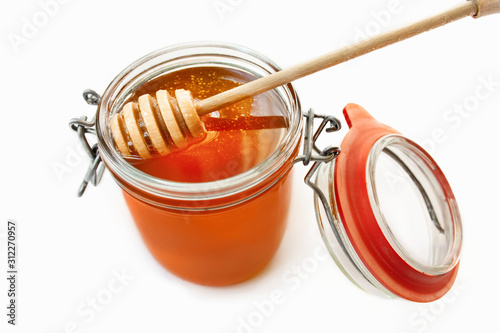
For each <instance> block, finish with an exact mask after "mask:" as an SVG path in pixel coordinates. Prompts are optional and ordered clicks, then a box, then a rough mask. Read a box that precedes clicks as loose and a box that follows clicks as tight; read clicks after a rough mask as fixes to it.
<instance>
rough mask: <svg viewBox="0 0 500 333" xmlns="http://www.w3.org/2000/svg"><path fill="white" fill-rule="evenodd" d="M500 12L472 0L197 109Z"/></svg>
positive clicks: (495, 5)
mask: <svg viewBox="0 0 500 333" xmlns="http://www.w3.org/2000/svg"><path fill="white" fill-rule="evenodd" d="M494 13H500V0H470V1H467V2H465V3H463V4H461V5H459V6H457V7H455V8H452V9H449V10H447V11H445V12H443V13H440V14H437V15H434V16H431V17H429V18H426V19H424V20H421V21H418V22H415V23H413V24H410V25H407V26H405V27H402V28H399V29H396V30H393V31H389V32H386V33H384V34H381V35H378V36H375V37H372V38H369V39H366V40H363V41H360V42H358V43H355V44H352V45H349V46H346V47H344V48H342V49H340V50H337V51H333V52H330V53H327V54H325V55H323V56H320V57H318V58H315V59H312V60H309V61H306V62H304V63H301V64H298V65H295V66H293V67H290V68H287V69H284V70H282V71H279V72H276V73H273V74H270V75H268V76H264V77H262V78H259V79H257V80H254V81H250V82H248V83H246V84H244V85H241V86H239V87H236V88H233V89H231V90H227V91H225V92H222V93H220V94H217V95H215V96H212V97H209V98H207V99H204V100H202V101H199V102H197V103H196V111H197V113H198V114H199V115H200V116H202V115H205V114H207V113H210V112H213V111H215V110H218V109H220V108H223V107H225V106H228V105H230V104H233V103H236V102H238V101H241V100H243V99H246V98H248V97H251V96H254V95H258V94H260V93H263V92H265V91H268V90H270V89H274V88H276V87H279V86H281V85H284V84H287V83H289V82H292V81H294V80H296V79H299V78H302V77H304V76H307V75H310V74H313V73H316V72H318V71H320V70H323V69H326V68H329V67H332V66H335V65H337V64H340V63H342V62H345V61H348V60H350V59H353V58H356V57H359V56H361V55H364V54H367V53H370V52H372V51H375V50H378V49H380V48H383V47H385V46H388V45H391V44H394V43H397V42H400V41H402V40H405V39H408V38H410V37H413V36H416V35H419V34H421V33H423V32H425V31H429V30H432V29H435V28H437V27H440V26H443V25H445V24H447V23H450V22H453V21H456V20H459V19H461V18H463V17H467V16H473V17H474V18H477V17H481V16H485V15H489V14H494Z"/></svg>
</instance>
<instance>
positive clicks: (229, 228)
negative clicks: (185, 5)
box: [97, 43, 302, 286]
mask: <svg viewBox="0 0 500 333" xmlns="http://www.w3.org/2000/svg"><path fill="white" fill-rule="evenodd" d="M278 70H279V68H278V66H277V65H275V64H274V63H273V62H271V61H270V60H269V59H267V58H265V57H263V56H262V55H259V54H256V53H255V52H252V51H250V50H247V49H245V48H242V47H239V46H234V45H215V44H203V43H199V44H189V45H181V46H175V47H171V48H166V49H162V50H159V51H157V52H155V53H152V54H150V55H148V56H146V57H143V58H141V59H140V60H138V61H137V62H135V63H133V64H132V65H131V66H129V67H128V68H127V69H125V70H124V71H123V72H122V73H121V74H120V75H119V76H118V77H117V78H116V79H115V80H114V81H113V82H112V83H111V85H110V86H109V87H108V89H107V90H106V92H105V94H104V95H103V96H102V98H101V101H100V104H99V109H98V115H97V133H98V137H99V152H100V156H101V158H102V160H103V161H104V163H105V165H106V167H107V169H108V170H109V171H110V172H111V173H112V174H113V177H114V179H115V180H116V182H117V183H118V184H119V185H120V187H121V188H122V189H123V195H124V197H125V201H126V203H127V205H128V208H129V210H130V212H131V214H132V216H133V219H134V221H135V223H136V225H137V228H138V230H139V231H140V233H141V235H142V238H143V240H144V242H145V244H146V245H147V247H148V249H149V250H150V251H151V253H152V254H153V256H154V257H155V258H156V260H158V262H159V263H160V264H161V265H163V266H164V267H165V268H166V269H168V270H169V271H170V272H172V273H174V274H176V275H178V276H180V277H181V278H183V279H186V280H189V281H192V282H195V283H198V284H203V285H213V286H220V285H229V284H234V283H238V282H241V281H244V280H246V279H248V278H250V277H252V276H253V275H255V274H257V273H258V272H259V271H260V270H262V269H263V267H264V266H265V265H266V264H267V263H268V262H269V261H270V260H271V258H272V257H273V255H274V253H275V252H276V250H277V249H278V246H279V244H280V242H281V239H282V236H283V233H284V230H285V225H286V221H287V215H288V206H289V203H290V200H289V199H290V193H291V186H292V184H291V177H290V170H291V166H292V164H293V161H294V159H295V158H296V156H297V154H298V150H299V142H300V138H301V129H302V114H301V109H300V103H299V100H298V97H297V94H296V92H295V90H294V89H293V87H292V85H290V84H288V85H285V86H282V87H280V88H278V89H275V90H273V91H270V92H267V93H265V94H260V95H258V96H256V97H253V98H249V99H246V100H244V101H241V102H239V103H236V104H234V105H231V106H229V107H226V108H223V109H221V110H219V111H218V112H215V113H212V114H210V115H207V116H204V117H203V118H202V120H203V122H204V124H205V126H206V128H207V133H206V135H205V136H204V137H203V138H201V139H197V140H196V141H195V142H194V143H193V142H191V143H190V144H189V145H188V146H187V147H183V148H182V149H175V150H173V151H171V152H170V153H169V154H167V155H165V156H160V155H158V156H152V157H151V158H148V159H140V158H135V157H134V152H133V151H132V152H131V156H130V157H127V158H124V157H123V156H122V155H121V154H120V152H119V151H118V150H117V149H116V147H115V145H114V144H113V141H112V139H113V138H112V135H111V133H110V131H109V122H110V118H111V116H112V115H113V114H115V113H117V112H118V111H119V110H120V109H121V108H122V107H123V105H124V104H125V103H127V102H129V101H137V99H138V98H139V97H140V96H142V95H144V94H152V95H154V92H155V91H158V90H159V89H166V90H169V91H171V92H172V93H173V91H174V90H175V89H186V90H189V91H191V93H192V95H193V97H194V98H195V99H204V98H206V97H209V96H212V95H215V94H217V93H219V92H222V91H224V90H228V89H230V88H233V87H235V86H238V85H241V84H243V83H245V82H248V81H251V80H254V79H256V78H258V77H262V76H265V75H269V74H270V73H273V72H276V71H278ZM248 119H251V120H259V119H265V120H266V121H265V122H258V121H256V122H253V123H251V124H249V121H248ZM141 121H142V120H139V121H138V123H139V124H141ZM181 130H182V129H181ZM185 132H187V131H185ZM185 135H188V134H186V133H185ZM145 142H146V144H149V145H150V142H148V138H147V136H146V137H145Z"/></svg>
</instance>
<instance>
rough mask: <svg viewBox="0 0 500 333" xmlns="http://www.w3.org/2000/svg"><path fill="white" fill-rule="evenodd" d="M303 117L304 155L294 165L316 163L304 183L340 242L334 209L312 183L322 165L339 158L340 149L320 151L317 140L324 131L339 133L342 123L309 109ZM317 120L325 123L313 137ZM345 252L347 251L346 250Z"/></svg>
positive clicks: (332, 148) (329, 148)
mask: <svg viewBox="0 0 500 333" xmlns="http://www.w3.org/2000/svg"><path fill="white" fill-rule="evenodd" d="M303 117H304V118H306V124H305V134H304V155H301V156H298V157H297V158H296V159H295V161H294V163H297V162H302V163H303V164H304V165H308V164H309V162H310V161H313V162H314V164H313V165H312V167H311V169H309V172H308V173H307V174H306V176H305V177H304V183H306V185H307V186H309V187H310V188H311V189H312V190H313V191H314V193H315V194H316V195H317V197H318V198H319V199H320V200H321V203H322V205H323V208H324V210H325V213H326V216H327V218H328V222H329V223H330V225H331V226H332V230H333V231H334V235H335V237H336V238H337V240H339V241H340V235H339V234H338V233H337V231H336V229H335V228H334V225H335V218H334V217H333V211H332V208H331V207H330V204H329V203H328V199H327V197H326V196H325V194H324V193H323V192H322V191H321V189H320V188H319V187H318V186H317V185H316V184H315V183H314V182H313V181H312V177H313V176H314V173H315V172H316V171H317V170H318V168H319V167H320V165H321V164H322V163H329V162H331V161H333V160H334V159H336V158H337V156H339V154H340V147H334V146H328V147H326V148H325V149H323V150H320V149H319V148H318V147H317V146H316V140H317V139H318V138H319V136H320V135H321V133H322V132H323V130H325V131H326V132H327V133H332V132H337V131H339V130H340V128H341V122H340V120H338V119H337V118H336V117H334V116H329V115H328V116H327V115H320V114H315V113H314V111H313V109H309V110H308V111H307V112H306V113H304V114H303ZM315 118H320V119H323V121H322V122H321V124H320V125H319V127H318V129H317V130H316V132H314V135H312V133H313V129H314V119H315ZM327 125H329V127H327V128H326V129H325V127H326V126H327ZM313 152H315V153H316V154H315V155H314V154H313ZM340 244H342V243H340ZM343 250H344V251H347V250H346V249H345V248H344V249H343Z"/></svg>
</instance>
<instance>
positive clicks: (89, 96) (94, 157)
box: [69, 89, 105, 197]
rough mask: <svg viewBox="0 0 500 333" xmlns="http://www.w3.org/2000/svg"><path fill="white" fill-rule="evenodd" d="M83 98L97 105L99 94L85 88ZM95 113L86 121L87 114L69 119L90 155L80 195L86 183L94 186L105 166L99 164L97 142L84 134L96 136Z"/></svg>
mask: <svg viewBox="0 0 500 333" xmlns="http://www.w3.org/2000/svg"><path fill="white" fill-rule="evenodd" d="M83 99H84V100H85V101H86V102H87V104H89V105H96V106H97V105H99V101H100V99H101V96H99V94H97V93H96V92H95V91H93V90H90V89H87V90H85V91H84V92H83ZM95 124H96V115H95V114H94V117H93V118H92V120H90V121H88V120H87V116H81V117H80V118H73V119H71V120H70V121H69V126H70V128H71V129H72V130H74V131H76V133H77V134H78V138H79V139H80V143H81V144H82V146H83V148H84V149H85V151H86V152H87V154H88V155H89V157H90V165H89V168H88V170H87V173H86V174H85V177H84V179H83V181H82V183H81V185H80V188H79V189H78V196H79V197H81V196H82V195H83V193H84V192H85V189H86V188H87V185H88V184H89V182H90V183H92V185H94V186H96V185H97V184H99V182H100V181H101V179H102V175H103V173H104V170H105V167H104V164H101V162H102V160H101V156H100V155H99V149H98V148H97V143H94V144H92V145H91V144H90V143H89V141H88V140H87V136H86V134H92V135H94V136H96V129H95Z"/></svg>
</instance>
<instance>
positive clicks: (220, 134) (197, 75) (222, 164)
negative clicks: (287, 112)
mask: <svg viewBox="0 0 500 333" xmlns="http://www.w3.org/2000/svg"><path fill="white" fill-rule="evenodd" d="M253 79H255V77H253V76H251V75H250V74H248V73H244V72H240V71H235V70H231V69H228V68H223V67H193V68H186V69H181V70H178V71H175V72H172V73H168V74H165V75H163V76H160V77H158V78H156V79H153V80H151V81H149V82H147V83H145V84H143V85H142V86H141V87H140V88H139V89H138V90H136V91H135V92H134V94H133V95H132V96H131V97H130V98H129V99H128V101H137V99H138V98H139V96H141V95H143V94H151V95H152V96H154V95H155V92H156V91H157V90H160V89H165V90H167V91H168V92H169V93H170V94H171V95H172V96H174V91H175V90H176V89H186V90H189V91H191V93H192V95H193V98H194V99H195V100H202V99H205V98H207V97H210V96H212V95H215V94H218V93H221V92H223V91H225V90H229V89H231V88H234V87H236V86H239V85H241V84H244V83H246V82H248V81H251V80H253ZM279 106H280V104H279V102H278V100H277V98H276V97H274V98H273V95H272V94H271V93H265V94H260V95H257V96H255V97H253V98H248V99H246V100H243V101H241V102H238V103H236V104H233V105H231V106H228V107H225V108H223V109H220V110H218V111H216V112H213V113H211V114H209V115H206V116H203V117H202V118H201V119H202V121H203V122H204V124H205V127H206V129H207V131H208V132H207V135H206V137H204V138H203V139H202V140H201V141H199V140H198V141H196V142H195V141H194V140H193V139H191V140H192V142H191V144H190V145H189V146H188V147H187V148H185V149H182V150H180V149H176V150H174V151H173V152H171V153H170V154H168V155H166V156H159V155H158V156H154V157H153V158H152V159H147V160H142V159H129V162H130V163H131V164H132V165H134V166H135V167H136V168H137V169H139V170H141V171H143V172H145V173H147V174H150V175H152V176H155V177H158V178H163V179H166V180H171V181H177V182H210V181H215V180H221V179H224V178H228V177H232V176H235V175H237V174H240V173H242V172H245V171H247V170H249V169H251V168H253V167H254V166H256V165H257V164H259V163H261V162H262V161H263V160H264V159H266V158H267V157H268V156H269V155H270V154H271V153H272V152H273V151H274V150H275V149H276V148H277V146H278V144H279V142H280V141H281V139H282V138H283V136H284V135H285V132H286V125H287V124H286V121H285V118H284V117H283V108H280V107H279ZM185 135H187V134H186V133H185Z"/></svg>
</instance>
